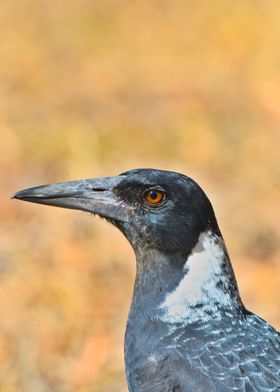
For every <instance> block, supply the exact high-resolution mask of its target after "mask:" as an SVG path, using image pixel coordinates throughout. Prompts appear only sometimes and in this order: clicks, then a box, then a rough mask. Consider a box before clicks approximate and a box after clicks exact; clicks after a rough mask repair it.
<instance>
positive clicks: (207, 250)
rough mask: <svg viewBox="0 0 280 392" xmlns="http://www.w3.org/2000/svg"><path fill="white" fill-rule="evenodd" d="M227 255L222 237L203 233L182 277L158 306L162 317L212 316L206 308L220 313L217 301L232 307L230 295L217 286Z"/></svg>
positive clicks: (171, 320) (171, 319)
mask: <svg viewBox="0 0 280 392" xmlns="http://www.w3.org/2000/svg"><path fill="white" fill-rule="evenodd" d="M225 257H226V255H225V246H224V242H223V240H222V238H221V237H218V236H217V235H215V234H213V233H211V232H210V231H207V232H205V233H202V234H201V235H200V237H199V240H198V243H197V245H196V246H195V248H194V249H193V252H192V254H191V255H190V256H189V258H188V259H187V261H186V263H185V265H184V268H183V270H184V271H185V274H184V276H183V278H182V280H181V281H180V282H179V284H178V286H177V287H176V288H175V290H174V291H172V292H171V293H168V294H167V296H166V298H165V301H164V302H163V303H162V304H161V305H160V307H159V309H160V311H161V314H162V315H161V317H160V318H161V320H162V321H165V322H168V323H179V322H188V323H190V322H194V321H198V320H201V319H207V318H209V316H208V313H209V312H207V310H209V311H215V312H218V306H217V303H219V304H221V305H223V306H225V307H227V306H230V304H231V301H232V299H231V297H230V294H227V293H225V292H224V291H223V290H221V289H219V288H218V287H217V283H218V282H219V281H220V280H221V278H223V277H224V275H223V271H222V269H221V266H222V263H223V262H224V260H225ZM196 305H199V306H198V307H197V308H195V306H196Z"/></svg>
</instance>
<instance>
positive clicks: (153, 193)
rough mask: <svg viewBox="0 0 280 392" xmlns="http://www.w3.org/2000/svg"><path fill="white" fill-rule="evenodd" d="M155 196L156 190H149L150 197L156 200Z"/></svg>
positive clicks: (156, 195) (156, 194)
mask: <svg viewBox="0 0 280 392" xmlns="http://www.w3.org/2000/svg"><path fill="white" fill-rule="evenodd" d="M157 197H158V192H156V191H151V192H150V198H151V199H153V200H156V199H157Z"/></svg>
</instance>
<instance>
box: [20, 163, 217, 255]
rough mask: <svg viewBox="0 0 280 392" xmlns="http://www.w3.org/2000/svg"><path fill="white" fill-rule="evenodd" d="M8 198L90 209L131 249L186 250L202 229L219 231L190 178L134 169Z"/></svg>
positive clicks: (208, 203) (161, 171)
mask: <svg viewBox="0 0 280 392" xmlns="http://www.w3.org/2000/svg"><path fill="white" fill-rule="evenodd" d="M13 198H15V199H19V200H24V201H29V202H33V203H39V204H46V205H51V206H56V207H64V208H70V209H78V210H83V211H89V212H91V213H93V214H95V215H98V216H100V217H103V218H106V219H107V220H108V221H110V222H111V223H113V224H114V225H115V226H117V227H118V228H119V229H120V230H121V231H122V232H123V233H124V235H125V236H126V237H127V239H128V240H129V242H130V243H131V244H132V246H133V248H134V250H135V252H136V253H137V252H141V251H144V250H149V249H156V250H161V252H165V253H172V254H174V253H177V252H181V253H182V254H188V253H190V251H191V249H192V248H193V247H194V246H195V244H196V243H197V241H198V237H199V235H200V234H201V233H203V232H205V231H206V230H207V229H211V231H212V232H214V233H217V234H219V235H220V232H219V229H218V226H217V222H216V219H215V215H214V212H213V209H212V206H211V203H210V201H209V200H208V198H207V196H206V195H205V193H204V192H203V190H202V189H201V188H200V187H199V185H198V184H197V183H196V182H195V181H193V180H192V179H191V178H189V177H187V176H185V175H182V174H179V173H175V172H171V171H163V170H155V169H136V170H131V171H128V172H125V173H122V174H120V175H118V176H114V177H103V178H93V179H85V180H79V181H70V182H63V183H57V184H51V185H42V186H37V187H33V188H28V189H25V190H22V191H20V192H17V193H16V194H15V195H14V196H13Z"/></svg>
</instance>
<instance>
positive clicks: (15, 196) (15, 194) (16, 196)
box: [10, 192, 19, 200]
mask: <svg viewBox="0 0 280 392" xmlns="http://www.w3.org/2000/svg"><path fill="white" fill-rule="evenodd" d="M18 198H19V197H18V194H17V192H16V193H14V194H13V195H12V196H11V197H10V199H11V200H12V199H18Z"/></svg>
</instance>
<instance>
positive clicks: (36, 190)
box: [12, 176, 133, 222]
mask: <svg viewBox="0 0 280 392" xmlns="http://www.w3.org/2000/svg"><path fill="white" fill-rule="evenodd" d="M122 180H123V177H122V176H116V177H103V178H91V179H87V180H79V181H69V182H61V183H57V184H50V185H41V186H37V187H33V188H28V189H24V190H22V191H19V192H17V193H15V194H14V195H13V196H12V199H18V200H24V201H29V202H32V203H39V204H46V205H50V206H55V207H63V208H70V209H75V210H82V211H88V212H92V213H94V214H97V215H99V216H102V217H105V218H109V219H113V220H116V221H121V222H129V218H130V216H131V215H132V212H133V209H132V207H130V206H127V204H125V203H124V201H123V200H121V199H120V198H119V197H118V196H117V194H116V193H115V192H114V188H115V187H116V186H117V185H118V184H119V183H120V182H121V181H122Z"/></svg>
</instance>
